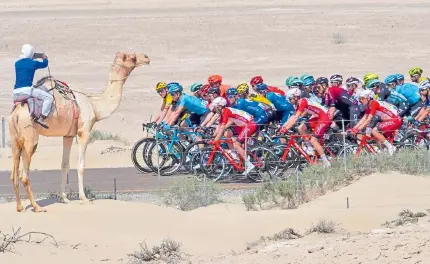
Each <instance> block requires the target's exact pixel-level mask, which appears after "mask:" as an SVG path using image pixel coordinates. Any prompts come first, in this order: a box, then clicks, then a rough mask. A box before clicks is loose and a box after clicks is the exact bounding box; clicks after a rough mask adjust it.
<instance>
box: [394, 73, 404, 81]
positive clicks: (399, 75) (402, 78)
mask: <svg viewBox="0 0 430 264" xmlns="http://www.w3.org/2000/svg"><path fill="white" fill-rule="evenodd" d="M396 79H397V81H402V80H404V79H405V76H404V75H403V74H401V73H397V74H396Z"/></svg>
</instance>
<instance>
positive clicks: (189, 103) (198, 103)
mask: <svg viewBox="0 0 430 264" xmlns="http://www.w3.org/2000/svg"><path fill="white" fill-rule="evenodd" d="M179 106H183V107H184V108H185V109H186V110H187V111H188V112H190V113H194V114H198V115H203V114H204V113H206V112H207V111H208V108H207V102H206V101H204V100H200V99H199V98H197V97H195V96H192V95H187V94H182V96H181V99H179V101H178V103H177V107H179Z"/></svg>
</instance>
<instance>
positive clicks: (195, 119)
mask: <svg viewBox="0 0 430 264" xmlns="http://www.w3.org/2000/svg"><path fill="white" fill-rule="evenodd" d="M167 88H168V89H169V94H170V95H171V96H172V99H173V101H174V102H176V107H175V110H174V111H173V112H172V114H171V116H170V117H169V119H168V120H167V122H166V124H167V126H165V127H166V128H169V127H170V126H173V125H174V124H175V123H176V121H177V119H178V117H179V116H180V115H181V113H182V112H184V111H186V112H189V113H190V116H189V120H190V122H191V124H192V125H199V124H200V123H201V122H203V121H204V119H205V118H206V116H207V115H208V113H209V109H208V108H207V104H206V103H205V102H204V101H203V100H200V99H199V98H197V97H195V96H192V95H187V94H184V93H183V92H182V91H183V88H182V85H180V84H179V83H177V82H172V83H169V84H168V85H167Z"/></svg>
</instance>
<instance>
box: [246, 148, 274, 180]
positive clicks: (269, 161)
mask: <svg viewBox="0 0 430 264" xmlns="http://www.w3.org/2000/svg"><path fill="white" fill-rule="evenodd" d="M248 156H249V157H250V160H251V162H252V164H253V165H254V166H255V168H254V169H253V170H252V171H251V172H250V173H248V175H247V177H248V178H249V179H250V180H252V181H253V182H266V181H270V180H271V179H272V178H273V177H274V176H275V175H276V171H277V169H278V166H277V160H278V157H277V156H276V154H275V153H273V152H272V151H271V150H270V149H269V148H268V147H265V146H257V147H254V148H253V149H251V150H250V151H248Z"/></svg>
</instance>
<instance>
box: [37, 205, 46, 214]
mask: <svg viewBox="0 0 430 264" xmlns="http://www.w3.org/2000/svg"><path fill="white" fill-rule="evenodd" d="M34 212H35V213H44V212H46V208H45V207H40V206H37V207H34Z"/></svg>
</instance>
